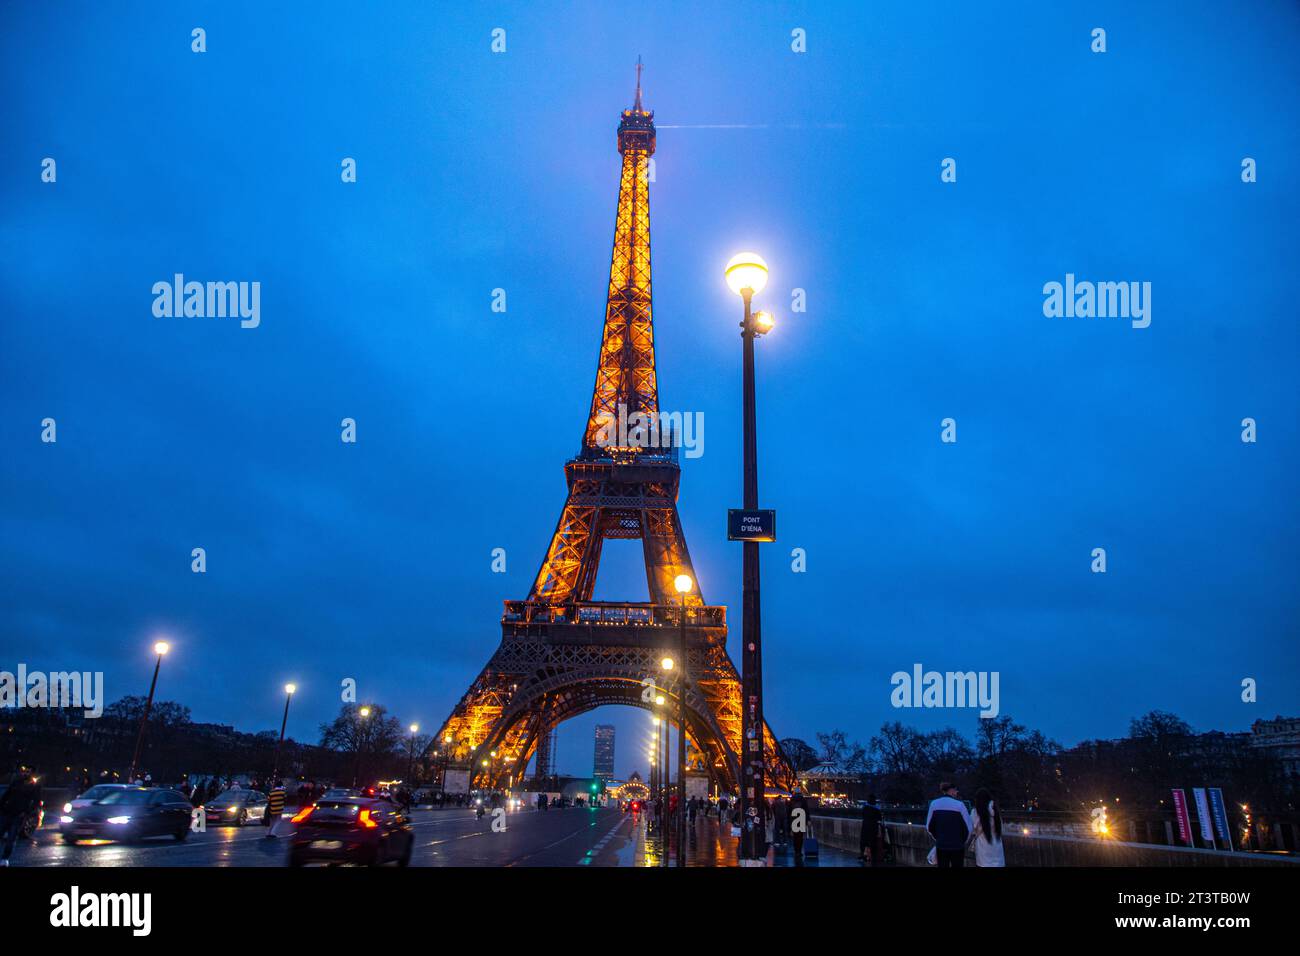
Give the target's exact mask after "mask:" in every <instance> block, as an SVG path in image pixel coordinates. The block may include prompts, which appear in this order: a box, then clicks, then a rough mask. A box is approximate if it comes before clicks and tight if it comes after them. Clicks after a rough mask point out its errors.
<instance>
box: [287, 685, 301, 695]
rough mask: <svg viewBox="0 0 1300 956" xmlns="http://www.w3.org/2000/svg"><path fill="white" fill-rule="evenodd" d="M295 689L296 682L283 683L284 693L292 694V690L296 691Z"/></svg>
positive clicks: (296, 686) (296, 687)
mask: <svg viewBox="0 0 1300 956" xmlns="http://www.w3.org/2000/svg"><path fill="white" fill-rule="evenodd" d="M297 689H298V685H297V684H285V685H284V692H285V693H286V694H293V693H294V691H296V690H297Z"/></svg>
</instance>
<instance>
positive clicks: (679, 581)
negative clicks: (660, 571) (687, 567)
mask: <svg viewBox="0 0 1300 956" xmlns="http://www.w3.org/2000/svg"><path fill="white" fill-rule="evenodd" d="M694 584H695V582H694V581H692V580H691V576H690V575H689V574H679V575H677V577H675V578H673V587H675V588H676V589H677V593H678V594H689V593H690V590H691V588H692V586H694Z"/></svg>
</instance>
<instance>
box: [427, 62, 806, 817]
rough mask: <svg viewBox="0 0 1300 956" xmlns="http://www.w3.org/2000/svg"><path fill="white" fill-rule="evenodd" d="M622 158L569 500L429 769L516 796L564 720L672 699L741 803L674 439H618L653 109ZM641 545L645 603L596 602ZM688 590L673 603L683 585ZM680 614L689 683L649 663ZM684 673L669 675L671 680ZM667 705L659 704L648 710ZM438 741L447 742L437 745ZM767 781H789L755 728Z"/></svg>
mask: <svg viewBox="0 0 1300 956" xmlns="http://www.w3.org/2000/svg"><path fill="white" fill-rule="evenodd" d="M618 151H619V153H620V154H621V156H622V171H621V174H620V177H619V192H618V209H617V214H616V216H615V223H614V245H613V252H612V254H611V257H610V269H609V287H608V290H607V293H606V304H605V323H604V331H603V334H602V338H601V346H600V354H599V358H598V361H597V365H596V383H595V388H594V390H593V394H592V400H591V407H590V411H589V413H588V416H587V422H586V425H585V427H584V429H583V435H582V444H581V446H580V448H579V451H578V454H577V456H576V457H574V458H573V459H571V460H570V461H568V462H567V463H566V464H565V466H564V473H565V478H566V480H567V483H568V498H567V500H566V501H565V503H564V507H563V509H562V510H561V512H560V518H559V521H558V522H557V523H556V527H555V532H554V534H553V535H552V537H551V543H550V546H549V547H548V548H547V551H546V556H545V558H544V559H543V560H542V564H541V567H540V569H539V570H538V572H537V577H536V578H535V579H534V581H533V585H532V588H531V590H530V591H529V593H528V597H527V598H526V599H524V600H522V601H506V602H505V613H504V614H503V615H502V618H501V644H500V646H499V647H498V648H497V650H496V652H495V653H494V654H493V655H492V658H491V659H490V660H489V661H488V663H487V665H486V666H485V667H484V668H483V670H482V671H481V672H480V673H479V675H478V677H477V678H475V680H474V682H473V683H472V684H471V685H470V687H469V689H468V690H467V691H466V692H465V694H464V696H463V697H462V698H461V699H460V702H459V703H457V705H456V707H455V709H454V710H453V711H452V713H451V715H450V716H449V717H448V718H447V720H446V721H445V722H444V724H443V725H442V727H441V729H440V730H439V732H438V734H437V736H436V737H434V738H433V740H432V742H431V743H430V745H429V747H430V750H433V749H438V750H439V752H440V753H441V754H442V757H441V759H440V761H439V762H441V763H443V765H444V766H450V767H452V768H457V769H461V770H468V772H469V777H470V786H471V788H473V787H492V788H510V787H516V788H517V787H518V786H519V785H520V783H521V781H522V778H523V775H524V770H525V768H526V767H527V765H528V762H529V760H530V759H532V758H533V756H534V755H535V754H536V753H537V751H538V748H539V746H540V747H541V748H542V749H543V753H545V748H546V746H547V739H548V736H549V734H550V732H551V731H552V730H553V729H554V728H555V727H556V726H557V725H558V724H560V723H561V722H563V721H565V720H568V719H569V718H571V717H576V716H578V715H580V714H583V713H586V712H587V711H589V710H592V709H594V708H596V707H601V706H605V705H607V704H623V705H627V706H631V707H640V708H643V709H646V710H652V711H655V712H659V713H662V714H663V715H664V716H666V717H669V718H670V719H671V718H672V717H673V716H674V715H675V714H676V712H677V707H676V701H677V695H678V694H684V697H685V709H686V725H687V726H686V734H687V738H688V739H689V740H690V742H691V743H692V744H694V746H695V747H696V748H697V749H698V750H699V751H700V753H701V754H702V756H703V763H704V766H705V769H706V770H707V772H708V774H709V776H710V777H711V778H712V780H713V782H714V783H716V784H717V785H718V786H719V787H721V788H722V789H723V790H725V791H727V792H730V793H737V792H738V781H739V764H738V756H739V754H740V753H741V752H742V747H741V734H742V726H741V723H742V720H741V718H742V715H741V684H740V675H739V674H738V673H737V671H736V668H735V665H734V664H733V663H732V661H731V658H730V657H729V656H728V655H727V647H726V642H727V609H726V607H724V606H719V605H709V604H706V603H705V601H704V595H703V592H702V591H701V590H700V587H699V582H698V580H697V579H696V576H695V573H694V570H693V568H692V567H691V558H690V553H689V551H688V550H687V548H686V538H685V535H684V534H683V530H682V525H681V519H680V517H679V516H678V512H677V494H678V487H679V481H680V478H681V468H680V462H679V460H678V453H677V447H676V442H675V441H674V440H673V438H672V436H671V435H667V434H665V435H661V436H659V438H660V440H659V441H658V442H657V443H655V444H650V445H647V444H646V442H644V441H642V440H640V438H641V437H644V436H640V437H638V438H636V440H631V439H628V437H627V434H626V433H627V429H626V428H620V427H619V425H620V422H623V421H626V422H631V423H633V426H634V425H635V423H636V422H637V421H638V418H637V416H646V417H644V418H641V419H639V420H640V421H642V422H646V421H658V419H657V416H658V412H659V390H658V381H657V379H656V377H655V353H654V324H653V316H652V299H651V288H650V203H649V177H648V175H647V173H648V167H649V161H650V157H651V156H652V155H653V154H654V151H655V126H654V113H653V111H647V110H644V109H643V108H642V105H641V84H640V66H639V64H638V74H637V90H636V99H635V102H634V104H633V106H632V108H631V109H627V110H624V111H623V113H622V116H621V119H620V122H619V126H618ZM607 538H622V539H638V540H640V541H641V545H642V549H643V553H644V558H645V570H646V581H647V584H648V586H649V596H650V600H649V601H648V602H610V601H593V600H592V592H593V589H594V587H595V584H596V572H597V570H598V568H599V565H600V552H601V545H602V543H603V542H604V541H605V540H606V539H607ZM683 573H685V574H689V575H690V576H691V579H692V580H693V581H695V585H694V587H693V589H692V590H691V592H690V593H688V594H687V595H686V599H685V603H684V605H683V603H682V600H681V598H680V596H679V595H678V594H677V593H676V591H675V589H674V585H673V582H674V579H675V578H676V576H677V575H679V574H683ZM683 614H685V616H686V622H685V627H686V633H687V669H686V670H687V681H686V686H685V687H684V688H683V687H679V685H678V684H677V683H675V682H673V681H671V680H666V679H665V678H664V676H663V671H662V670H661V668H660V662H661V660H662V659H663V658H664V657H665V656H666V655H671V656H674V657H676V656H677V651H676V649H677V647H678V641H679V633H680V631H679V629H680V627H681V626H682V615H683ZM680 673H681V670H680V668H677V669H676V674H677V675H680ZM660 696H662V697H664V698H665V699H666V700H665V703H666V706H664V707H662V708H659V707H658V706H657V705H656V699H657V698H658V697H660ZM448 741H450V743H448ZM764 750H765V751H766V754H767V767H768V773H769V780H768V783H769V784H776V785H778V786H782V787H788V786H790V785H791V784H792V783H793V780H794V776H793V773H792V772H791V771H790V769H789V765H788V763H787V762H786V760H785V758H784V756H783V755H782V754H781V751H780V747H779V746H778V745H777V742H776V738H775V736H774V735H773V734H772V733H771V730H770V729H769V728H767V727H766V726H765V727H764Z"/></svg>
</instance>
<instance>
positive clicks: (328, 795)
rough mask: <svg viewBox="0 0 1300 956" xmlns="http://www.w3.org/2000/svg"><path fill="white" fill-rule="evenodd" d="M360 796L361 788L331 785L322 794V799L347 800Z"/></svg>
mask: <svg viewBox="0 0 1300 956" xmlns="http://www.w3.org/2000/svg"><path fill="white" fill-rule="evenodd" d="M359 796H361V791H360V790H352V789H349V788H347V787H331V788H330V789H329V790H326V791H325V792H324V793H323V794H322V795H321V799H322V800H346V799H348V798H349V797H359Z"/></svg>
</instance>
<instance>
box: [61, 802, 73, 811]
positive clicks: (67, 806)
mask: <svg viewBox="0 0 1300 956" xmlns="http://www.w3.org/2000/svg"><path fill="white" fill-rule="evenodd" d="M63 812H64V813H71V812H72V804H70V803H65V804H64V805H63Z"/></svg>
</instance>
